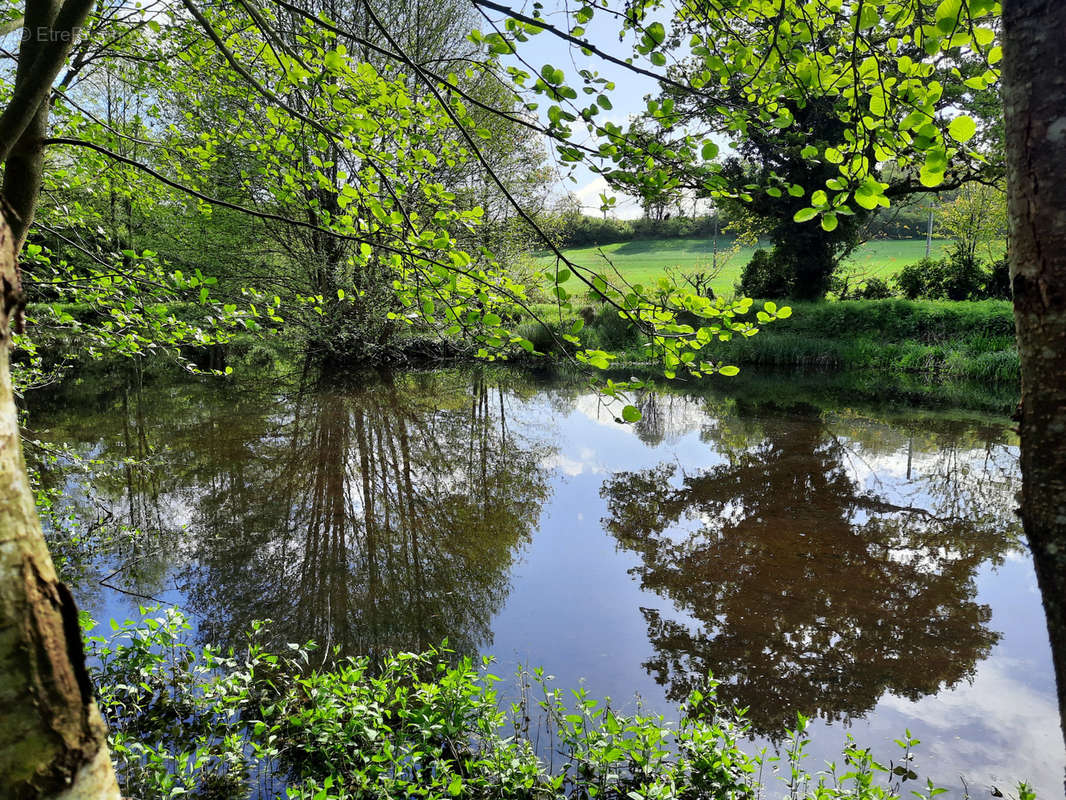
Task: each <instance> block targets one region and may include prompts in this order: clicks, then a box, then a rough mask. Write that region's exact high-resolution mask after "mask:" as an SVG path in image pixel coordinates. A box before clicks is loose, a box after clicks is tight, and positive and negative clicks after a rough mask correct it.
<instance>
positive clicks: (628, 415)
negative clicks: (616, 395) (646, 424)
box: [622, 406, 643, 422]
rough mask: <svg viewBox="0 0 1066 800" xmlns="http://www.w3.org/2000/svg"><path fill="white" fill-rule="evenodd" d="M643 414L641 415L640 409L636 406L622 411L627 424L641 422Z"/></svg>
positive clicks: (627, 407)
mask: <svg viewBox="0 0 1066 800" xmlns="http://www.w3.org/2000/svg"><path fill="white" fill-rule="evenodd" d="M642 416H643V414H641V413H640V409H639V408H637V407H636V406H626V407H625V408H623V409H622V419H624V420H625V421H626V422H640V418H641V417H642Z"/></svg>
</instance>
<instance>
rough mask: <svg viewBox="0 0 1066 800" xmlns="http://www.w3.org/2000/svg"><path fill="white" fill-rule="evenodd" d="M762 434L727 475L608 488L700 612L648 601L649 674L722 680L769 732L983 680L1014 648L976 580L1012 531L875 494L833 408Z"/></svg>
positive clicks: (675, 589)
mask: <svg viewBox="0 0 1066 800" xmlns="http://www.w3.org/2000/svg"><path fill="white" fill-rule="evenodd" d="M762 429H763V438H762V439H761V441H758V443H757V444H755V445H754V446H749V447H747V448H745V449H743V450H741V451H739V452H734V453H732V454H731V455H730V456H729V457H728V460H727V463H725V464H723V465H721V466H718V467H715V468H713V469H709V470H706V471H703V472H701V473H699V474H695V475H684V474H683V475H681V476H678V470H677V468H676V467H673V466H660V467H658V468H655V469H649V470H645V471H642V472H635V473H629V472H626V473H618V474H616V475H615V476H613V477H612V478H611V479H610V480H608V481H607V482H606V484H605V485H604V487H603V489H602V494H603V495H604V496H605V497H606V498H607V500H608V503H609V512H610V516H609V518H608V519H607V520H606V521H605V522H606V525H607V528H608V530H609V531H610V532H611V533H612V534H613V535H614V536H615V537H616V538H617V539H618V541H619V542H620V544H621V545H623V546H624V547H626V548H628V549H631V550H633V551H635V552H637V553H639V554H640V555H641V557H642V564H641V565H640V566H639V567H637V568H635V574H636V575H638V576H639V578H640V580H641V583H642V586H643V587H644V588H646V589H648V590H651V591H654V592H656V593H657V594H659V595H661V596H663V597H664V598H667V599H669V600H670V601H671V602H672V603H673V604H674V606H675V607H676V608H677V609H678V611H680V612H682V613H684V614H686V615H689V616H691V617H692V618H693V619H694V621H695V622H694V624H689V623H687V622H685V621H682V620H676V619H670V618H669V616H668V615H667V614H664V613H661V612H659V611H656V610H652V609H645V610H644V614H645V618H646V621H647V624H648V631H649V636H650V639H651V642H652V645H653V647H654V649H655V656H654V657H653V658H652V659H651V660H650V661H649V662H648V663H646V665H645V666H646V668H647V669H648V671H649V673H652V674H654V675H655V676H656V679H657V680H658V681H659V683H661V684H664V685H666V686H667V688H668V694H669V695H670V696H671V697H672V698H673V699H680V698H681V697H683V696H684V695H686V694H687V693H688V692H689V691H690V690H691V689H692V688H694V687H695V686H696V685H697V684H698V683H699V681H700V680H701V679H702V676H704V675H706V673H707V672H708V671H711V672H713V673H714V675H715V677H716V678H717V679H719V680H721V681H723V684H722V686H721V687H720V692H721V695H722V697H723V699H725V700H726V701H728V702H731V703H735V704H736V705H738V706H746V707H749V708H750V712H749V714H750V717H751V719H752V721H753V724H754V726H755V728H756V730H758V731H761V732H765V733H772V732H775V731H780V730H782V725H783V724H787V723H789V722H791V721H793V720H794V718H795V713H796V712H797V711H800V712H803V713H804V714H807V715H813V714H821V715H822V716H824V717H827V718H831V719H839V718H848V717H851V716H853V715H858V714H862V713H864V712H866V711H869V710H870V709H872V708H873V706H874V705H875V704H876V702H877V700H878V698H879V697H880V696H881V695H882V694H883V693H884V692H885V691H890V692H893V693H895V694H899V695H902V696H904V697H907V698H910V699H917V698H919V697H922V696H924V695H927V694H930V693H934V692H936V691H938V690H939V689H940V688H941V687H943V686H950V685H953V684H955V683H957V682H958V681H960V680H962V679H964V678H968V677H972V675H973V673H974V667H975V665H976V663H977V662H978V661H979V660H980V659H982V658H983V657H985V656H986V655H987V654H988V653H989V651H990V649H991V647H992V646H993V645H994V644H995V642H996V641H997V640H998V634H996V633H994V632H992V631H990V630H988V628H987V623H988V621H989V617H990V611H989V609H988V607H987V606H984V605H980V604H978V603H976V602H975V599H974V598H975V595H976V587H975V580H974V578H975V574H976V571H977V568H978V566H979V565H980V564H981V563H982V562H984V561H986V560H989V559H999V558H1002V556H1003V553H1004V552H1005V550H1006V549H1007V548H1008V547H1010V546H1011V544H1013V543H1014V541H1015V540H1014V538H1013V537H1012V534H1011V530H1010V527H1009V526H1005V525H1004V524H1002V520H1001V519H997V520H994V521H991V522H990V521H988V520H985V519H979V520H976V521H975V520H973V519H972V518H969V517H966V516H953V517H946V516H940V515H939V514H937V513H935V512H929V511H926V510H924V509H921V508H915V507H910V506H907V507H904V506H901V505H893V504H891V503H889V502H886V501H885V500H884V499H883V498H881V497H879V496H877V495H875V494H873V493H870V492H865V491H863V490H862V489H861V487H860V486H859V485H858V484H857V483H856V482H855V480H854V479H853V478H852V477H851V475H850V473H849V471H848V469H847V467H846V466H845V457H846V453H845V446H844V444H842V443H841V441H840V440H838V439H837V438H836V437H834V436H832V435H830V434H829V432H828V431H827V430H826V427H825V426H824V425H823V423H822V422H821V420H820V419H818V418H817V417H811V416H807V417H799V418H795V417H793V418H783V417H773V418H770V419H768V420H766V421H764V424H763V426H762ZM678 477H680V480H679V481H678V480H676V478H678ZM683 518H685V519H686V520H688V524H687V525H684V524H681V523H682V519H683ZM986 522H987V523H989V524H985V523H986Z"/></svg>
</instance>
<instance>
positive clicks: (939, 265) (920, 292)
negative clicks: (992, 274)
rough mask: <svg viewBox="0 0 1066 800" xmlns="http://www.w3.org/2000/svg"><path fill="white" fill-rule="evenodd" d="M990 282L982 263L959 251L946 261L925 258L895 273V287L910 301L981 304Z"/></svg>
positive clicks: (945, 259) (943, 259) (944, 259)
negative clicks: (987, 282) (987, 283)
mask: <svg viewBox="0 0 1066 800" xmlns="http://www.w3.org/2000/svg"><path fill="white" fill-rule="evenodd" d="M986 281H987V276H986V274H985V271H984V270H983V269H981V265H980V263H979V262H977V261H975V260H974V259H971V258H968V257H967V256H965V255H964V254H962V253H960V252H958V251H956V252H955V253H952V254H951V255H950V256H948V257H947V258H941V259H939V260H933V259H931V258H923V259H922V260H921V261H918V262H916V263H914V264H908V265H907V266H905V267H904V268H903V269H901V270H900V271H899V272H898V273H896V287H897V288H898V289H899V291H900V293H901V294H902V295H903V296H904V297H905V298H907V299H908V300H919V299H922V300H979V299H980V298H981V297H982V295H983V294H984V287H985V284H986Z"/></svg>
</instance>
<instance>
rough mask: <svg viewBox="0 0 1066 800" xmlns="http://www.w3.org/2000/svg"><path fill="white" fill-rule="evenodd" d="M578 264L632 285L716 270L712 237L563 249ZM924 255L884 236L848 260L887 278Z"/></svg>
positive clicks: (736, 274) (723, 284)
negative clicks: (617, 276) (666, 274)
mask: <svg viewBox="0 0 1066 800" xmlns="http://www.w3.org/2000/svg"><path fill="white" fill-rule="evenodd" d="M731 244H732V241H731V240H729V239H726V238H724V237H721V238H719V240H718V247H719V260H720V263H721V259H722V257H723V255H728V249H729V247H730V246H731ZM950 244H951V243H950V242H949V241H947V240H944V239H934V240H933V248H932V256H933V258H940V256H942V255H944V254H945V253H946V252H947V250H948V247H949V246H950ZM564 252H565V253H566V255H567V257H568V258H570V259H571V260H572V261H574V262H575V263H576V264H581V265H582V266H586V267H589V268H591V269H595V270H603V271H606V272H608V273H611V272H612V271H613V270H618V272H620V273H621V274H622V276H623V277H624V278H625V279H626V280H627V281H629V282H630V283H643V284H648V283H653V282H654V281H656V280H658V279H659V277H661V276H662V275H663V274H664V272H665V271H666V270H668V269H671V270H675V269H676V270H677V272H678V273H684V272H693V271H702V270H707V269H710V268H711V264H712V260H713V254H714V241H713V239H709V238H708V239H634V240H633V241H630V242H618V243H615V244H607V245H603V246H602V247H583V248H571V249H569V250H565V251H564ZM753 252H754V248H751V247H744V248H741V249H740V250H739V251H737V252H736V253H735V254H733V256H732V257H731V258H730V259H729V260H728V261H727V262H726V263H725V266H724V267H723V269H722V271H721V272H720V273H719V274H718V277H717V278H716V279H715V280H714V281H713V282H712V286H713V287H714V290H715V292H717V293H721V294H730V293H732V291H733V285H734V284H735V283H736V282H737V281H739V280H740V271H741V270H742V269H743V268H744V265H745V264H747V263H748V260H749V259H750V258H751V254H752V253H753ZM924 257H925V240H924V239H891V240H888V239H885V240H876V241H871V242H866V243H865V244H863V245H861V246H860V247H859V248H858V249H857V250H856V251H855V252H854V253H853V254H852V256H851V258H849V259H848V260H847V262H845V263H846V264H847V265H849V266H851V267H852V268H853V269H854V270H855V271H856V272H857V273H858V274H861V275H865V276H867V277H873V276H875V275H876V276H878V277H881V278H885V279H888V278H890V277H891V276H892V275H894V274H895V273H896V272H897V271H898V270H899V269H901V268H902V267H904V266H906V265H907V264H911V263H913V262H915V261H918V260H920V259H922V258H924ZM540 260H541V262H542V263H544V264H550V263H551V262H552V259H551V257H550V256H541V257H540Z"/></svg>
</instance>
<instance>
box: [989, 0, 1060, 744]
mask: <svg viewBox="0 0 1066 800" xmlns="http://www.w3.org/2000/svg"><path fill="white" fill-rule="evenodd" d="M1003 12H1004V17H1003V23H1004V59H1003V65H1004V67H1003V99H1004V112H1005V117H1006V126H1007V128H1006V130H1007V184H1008V205H1009V210H1010V222H1011V226H1010V236H1011V239H1010V242H1011V254H1010V272H1011V284H1012V288H1013V291H1014V319H1015V327H1016V329H1017V334H1018V352H1019V355H1020V356H1021V364H1022V403H1021V425H1020V433H1021V452H1022V456H1021V459H1022V508H1021V515H1022V522H1023V524H1024V526H1025V534H1026V536H1027V537H1028V539H1029V547H1030V549H1031V550H1032V553H1033V562H1034V564H1035V565H1036V575H1037V580H1038V581H1039V583H1040V593H1041V595H1042V596H1043V599H1044V610H1045V612H1046V613H1047V623H1048V634H1049V637H1050V640H1051V653H1052V658H1053V660H1054V663H1055V674H1056V677H1057V684H1058V698H1059V711H1060V715H1061V718H1062V720H1063V727H1064V732H1066V47H1063V43H1066V3H1064V2H1063V1H1062V0H1005V2H1004V3H1003Z"/></svg>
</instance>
